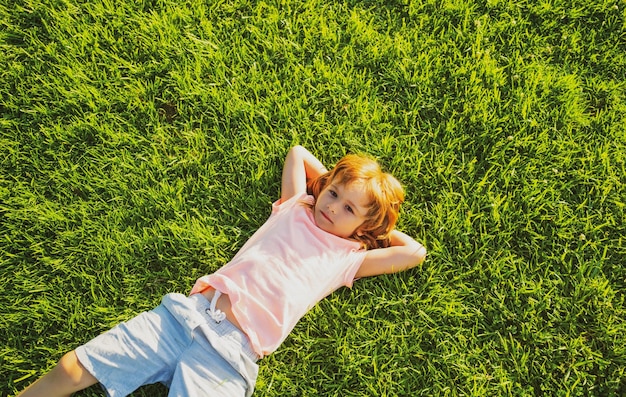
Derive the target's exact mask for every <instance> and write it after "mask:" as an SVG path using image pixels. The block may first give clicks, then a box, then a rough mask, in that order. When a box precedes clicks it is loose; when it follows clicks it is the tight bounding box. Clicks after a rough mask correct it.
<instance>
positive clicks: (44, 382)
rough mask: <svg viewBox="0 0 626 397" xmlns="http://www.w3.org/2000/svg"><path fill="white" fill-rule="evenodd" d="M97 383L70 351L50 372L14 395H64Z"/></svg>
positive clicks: (49, 396)
mask: <svg viewBox="0 0 626 397" xmlns="http://www.w3.org/2000/svg"><path fill="white" fill-rule="evenodd" d="M96 383H98V380H97V379H96V378H94V377H93V375H91V374H90V373H89V372H88V371H87V370H86V369H85V367H83V365H82V364H81V363H80V361H78V357H76V353H75V352H74V351H71V352H69V353H67V354H66V355H64V356H63V357H61V359H60V360H59V363H58V364H57V365H56V366H55V367H54V368H52V370H51V371H50V372H48V373H47V374H45V375H44V376H42V377H41V378H40V379H39V380H37V381H35V383H33V384H31V385H30V386H28V387H27V388H26V389H25V390H24V391H23V392H21V393H20V394H18V395H17V396H16V397H44V396H45V397H66V396H70V395H71V394H72V393H74V392H77V391H79V390H82V389H84V388H86V387H89V386H91V385H93V384H96Z"/></svg>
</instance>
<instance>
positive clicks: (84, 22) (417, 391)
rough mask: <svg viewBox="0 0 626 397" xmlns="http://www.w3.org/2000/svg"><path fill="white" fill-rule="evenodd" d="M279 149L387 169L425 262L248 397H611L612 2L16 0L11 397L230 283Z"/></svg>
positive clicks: (614, 330)
mask: <svg viewBox="0 0 626 397" xmlns="http://www.w3.org/2000/svg"><path fill="white" fill-rule="evenodd" d="M295 144H302V145H303V146H305V147H307V148H308V149H309V150H310V151H311V152H313V153H314V154H315V155H316V156H318V157H319V158H320V159H321V160H322V161H323V162H324V163H325V164H327V165H328V166H329V167H330V166H332V165H333V164H334V163H335V162H336V161H337V160H338V159H339V158H340V157H341V156H343V155H344V154H346V153H367V154H369V155H371V156H374V157H376V158H378V159H379V161H380V163H381V164H382V165H383V167H384V168H385V169H386V170H388V171H390V172H392V173H393V174H394V175H395V176H396V177H397V178H398V179H399V180H401V182H402V183H403V185H404V186H405V188H406V193H407V200H406V203H405V205H404V207H403V210H402V214H401V220H400V223H399V228H400V229H401V230H403V231H405V232H407V233H409V234H411V235H413V236H414V237H415V238H416V239H418V240H419V241H421V242H422V243H423V244H424V245H425V246H426V247H427V248H428V250H429V257H428V259H427V260H426V262H425V263H424V264H423V265H422V266H421V267H419V268H416V269H413V270H411V271H408V272H405V273H401V274H396V275H389V276H381V277H377V278H372V279H364V280H359V281H357V282H356V283H355V286H354V287H353V288H352V289H351V290H348V289H342V290H339V291H337V292H336V293H335V294H333V295H331V296H330V297H329V298H327V299H326V300H324V301H323V302H321V303H320V304H319V305H318V306H316V307H315V308H314V309H313V310H312V311H311V312H310V313H308V314H307V315H306V316H305V317H304V318H303V319H302V320H301V321H300V323H299V324H298V325H297V327H296V329H295V330H294V331H293V333H292V334H291V336H290V337H289V338H288V339H287V340H286V341H285V343H284V344H283V346H281V348H280V349H279V350H278V351H277V352H276V353H274V354H273V355H271V356H269V357H267V358H264V359H263V360H262V361H260V375H259V379H258V384H257V390H256V392H255V396H535V395H550V396H620V395H625V394H626V304H625V293H626V268H625V266H624V264H625V262H626V226H625V225H626V215H625V206H626V189H625V188H624V184H625V183H626V176H625V175H626V3H625V2H624V1H623V0H607V1H601V0H595V1H589V0H570V1H565V0H563V1H560V0H544V1H524V0H520V1H513V0H510V1H504V0H502V1H499V0H487V1H475V0H442V1H434V0H423V1H419V0H416V1H411V0H390V1H374V0H365V1H355V0H345V1H332V0H331V1H322V0H310V1H296V0H281V1H274V0H268V1H258V2H254V1H251V0H207V1H202V0H189V1H173V0H152V1H150V0H146V1H141V0H137V1H117V0H89V1H86V0H85V1H80V0H42V1H35V0H7V1H5V2H3V3H2V4H1V5H0V310H1V311H0V314H1V315H0V341H1V342H0V395H2V396H6V395H13V394H14V393H15V392H17V391H19V390H21V389H23V388H24V387H25V386H26V385H28V384H29V383H31V382H33V381H34V380H35V379H36V378H38V377H39V376H41V375H42V374H43V373H45V372H46V371H47V370H49V369H50V368H52V366H54V364H55V362H56V361H57V360H58V359H59V358H60V357H61V356H62V355H63V353H65V352H67V351H69V350H71V349H73V348H75V347H76V346H78V345H80V344H82V343H84V342H85V341H87V340H88V339H89V338H91V337H94V336H96V335H98V334H99V333H101V332H103V331H105V330H107V329H109V328H110V327H112V326H113V325H115V324H117V323H118V322H120V321H123V320H125V319H128V318H130V317H132V316H133V315H135V314H137V313H139V312H141V311H144V310H148V309H150V308H152V307H154V306H155V305H157V304H158V303H159V301H160V298H161V297H162V296H163V295H164V294H166V293H168V292H182V293H186V292H188V291H189V290H190V288H191V286H192V285H193V283H194V281H195V279H196V278H198V277H200V276H202V275H204V274H206V273H209V272H212V271H214V270H216V269H218V268H219V267H221V266H222V265H224V264H225V263H227V262H228V260H229V259H230V258H231V257H232V256H233V255H234V253H235V252H236V251H237V249H238V248H239V247H241V245H242V244H243V243H244V242H245V241H246V239H247V238H248V237H249V236H250V235H251V234H252V233H253V232H254V231H255V230H256V228H258V227H259V226H260V225H261V224H262V223H263V222H264V220H265V219H266V218H267V216H268V215H269V210H270V204H271V203H272V201H274V200H275V199H276V198H277V197H278V194H279V189H280V172H281V167H282V161H283V159H284V157H285V155H286V153H287V151H288V149H289V148H290V147H291V146H293V145H295ZM166 394H167V392H166V389H165V388H164V387H162V386H159V385H154V386H147V387H144V388H142V389H140V390H138V391H137V392H136V393H134V394H133V396H165V395H166ZM77 395H78V396H102V395H103V394H102V393H101V392H100V390H99V388H98V387H92V388H90V389H87V390H86V391H84V392H80V393H77Z"/></svg>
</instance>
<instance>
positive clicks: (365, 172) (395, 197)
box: [307, 154, 404, 249]
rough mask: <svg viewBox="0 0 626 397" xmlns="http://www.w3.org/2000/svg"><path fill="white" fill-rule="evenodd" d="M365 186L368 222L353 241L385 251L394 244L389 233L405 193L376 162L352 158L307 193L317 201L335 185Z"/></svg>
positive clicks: (310, 185)
mask: <svg viewBox="0 0 626 397" xmlns="http://www.w3.org/2000/svg"><path fill="white" fill-rule="evenodd" d="M355 182H356V183H359V184H362V186H363V190H364V192H365V194H366V195H367V197H368V198H369V200H370V203H369V207H368V211H367V214H366V215H365V218H366V219H365V221H364V222H363V224H362V225H361V226H359V227H358V228H357V231H356V232H355V233H354V235H352V236H350V238H352V239H354V240H358V241H360V242H361V243H363V244H364V245H365V246H366V247H367V248H368V249H373V248H384V247H388V246H389V245H390V244H391V241H390V238H389V233H390V232H391V231H392V230H393V228H394V227H395V226H396V221H397V220H398V215H399V213H400V205H401V204H402V202H403V201H404V189H403V188H402V185H401V184H400V182H398V180H397V179H396V178H394V177H393V175H391V174H388V173H386V172H383V171H382V170H381V168H380V166H379V165H378V163H377V162H376V161H375V160H372V159H370V158H369V157H365V156H359V155H354V154H349V155H347V156H345V157H343V158H342V159H341V160H339V162H338V163H337V165H336V166H335V168H333V169H332V170H330V171H328V172H326V173H325V174H322V175H320V176H319V177H317V178H315V179H311V180H310V181H308V182H307V193H308V194H311V195H313V196H314V197H315V199H316V200H317V197H318V196H319V194H320V192H321V191H322V190H324V188H325V187H326V186H328V185H330V184H331V183H335V184H340V185H343V186H345V185H349V184H352V183H355Z"/></svg>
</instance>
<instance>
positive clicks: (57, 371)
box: [51, 351, 97, 390]
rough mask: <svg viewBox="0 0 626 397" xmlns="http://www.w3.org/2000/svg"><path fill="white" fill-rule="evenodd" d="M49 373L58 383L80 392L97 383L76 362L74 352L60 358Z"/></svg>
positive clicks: (76, 358) (78, 362)
mask: <svg viewBox="0 0 626 397" xmlns="http://www.w3.org/2000/svg"><path fill="white" fill-rule="evenodd" d="M51 372H53V373H54V376H55V378H57V380H58V381H59V382H60V383H62V384H64V385H66V386H68V387H69V388H70V389H72V390H81V389H84V388H86V387H88V386H91V385H92V384H94V383H96V382H97V380H96V378H94V377H93V376H92V375H91V374H90V373H89V372H88V371H87V369H85V367H84V366H83V365H82V364H81V363H80V361H78V357H77V356H76V353H75V352H74V351H71V352H69V353H67V354H65V355H64V356H63V357H61V359H60V360H59V362H58V363H57V365H56V367H54V369H53V370H52V371H51Z"/></svg>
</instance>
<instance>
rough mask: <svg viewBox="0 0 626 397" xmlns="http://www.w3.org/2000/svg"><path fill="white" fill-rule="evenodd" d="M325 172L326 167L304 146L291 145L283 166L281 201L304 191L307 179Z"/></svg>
mask: <svg viewBox="0 0 626 397" xmlns="http://www.w3.org/2000/svg"><path fill="white" fill-rule="evenodd" d="M326 172H327V170H326V167H324V165H323V164H322V163H321V162H320V161H319V160H318V159H317V158H316V157H315V156H314V155H313V154H311V153H310V152H309V151H308V150H306V149H305V148H304V147H302V146H300V145H297V146H294V147H292V148H291V149H290V150H289V153H287V158H285V164H284V166H283V175H282V182H281V192H280V200H281V202H285V201H286V200H289V199H290V198H291V197H293V196H295V195H297V194H300V193H302V192H304V191H306V182H307V180H308V179H312V178H316V177H318V176H320V175H322V174H324V173H326Z"/></svg>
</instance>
